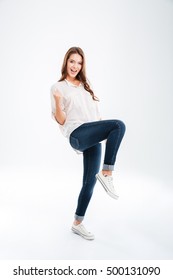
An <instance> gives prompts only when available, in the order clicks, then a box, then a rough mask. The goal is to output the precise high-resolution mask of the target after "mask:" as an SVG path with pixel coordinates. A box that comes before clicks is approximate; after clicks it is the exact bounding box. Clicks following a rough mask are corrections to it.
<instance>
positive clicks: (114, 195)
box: [96, 174, 119, 199]
mask: <svg viewBox="0 0 173 280" xmlns="http://www.w3.org/2000/svg"><path fill="white" fill-rule="evenodd" d="M96 178H97V179H98V180H99V182H100V183H101V184H102V186H103V188H104V190H105V191H106V192H107V194H108V195H109V196H111V197H112V198H114V199H118V198H119V196H118V195H116V194H114V193H111V192H110V191H109V189H108V188H107V186H106V184H105V183H104V181H103V180H102V178H101V177H100V176H99V175H98V174H96Z"/></svg>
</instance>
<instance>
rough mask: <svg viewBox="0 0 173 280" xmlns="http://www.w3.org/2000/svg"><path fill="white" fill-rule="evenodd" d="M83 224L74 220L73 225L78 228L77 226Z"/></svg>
mask: <svg viewBox="0 0 173 280" xmlns="http://www.w3.org/2000/svg"><path fill="white" fill-rule="evenodd" d="M81 222H82V221H79V220H74V222H73V224H74V225H75V226H77V225H79V224H81Z"/></svg>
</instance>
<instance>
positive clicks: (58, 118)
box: [54, 94, 66, 125]
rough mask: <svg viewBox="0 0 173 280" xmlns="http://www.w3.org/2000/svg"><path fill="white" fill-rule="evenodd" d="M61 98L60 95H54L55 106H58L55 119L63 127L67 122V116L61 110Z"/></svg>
mask: <svg viewBox="0 0 173 280" xmlns="http://www.w3.org/2000/svg"><path fill="white" fill-rule="evenodd" d="M61 98H62V97H61V96H60V95H58V94H56V95H54V99H55V104H56V110H55V113H54V117H55V119H56V121H57V122H58V123H59V124H61V125H63V124H64V123H65V121H66V115H65V113H64V112H63V110H62V108H61Z"/></svg>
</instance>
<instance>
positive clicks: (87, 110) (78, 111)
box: [51, 80, 100, 138]
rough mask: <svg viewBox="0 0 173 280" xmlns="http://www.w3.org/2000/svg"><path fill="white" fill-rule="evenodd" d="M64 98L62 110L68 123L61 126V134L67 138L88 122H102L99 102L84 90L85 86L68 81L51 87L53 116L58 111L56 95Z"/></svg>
mask: <svg viewBox="0 0 173 280" xmlns="http://www.w3.org/2000/svg"><path fill="white" fill-rule="evenodd" d="M56 94H60V95H61V96H62V103H61V109H62V110H63V111H64V112H65V115H66V121H65V123H64V124H63V125H60V124H59V126H60V129H61V132H62V133H63V135H64V136H65V137H67V138H69V136H70V134H71V133H72V131H73V130H75V129H76V128H77V127H79V126H80V125H82V124H83V123H86V122H92V121H98V120H100V113H99V109H98V101H95V100H93V99H92V96H91V94H90V93H89V92H88V91H86V90H85V89H84V86H83V84H82V83H81V84H80V85H79V86H76V85H74V84H72V83H70V82H69V81H67V80H64V81H61V82H57V83H55V84H54V85H53V86H52V87H51V106H52V116H53V118H54V119H55V117H54V114H55V111H56V103H55V99H54V95H56Z"/></svg>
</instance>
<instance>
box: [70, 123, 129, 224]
mask: <svg viewBox="0 0 173 280" xmlns="http://www.w3.org/2000/svg"><path fill="white" fill-rule="evenodd" d="M124 133H125V124H124V123H123V122H122V121H120V120H101V121H94V122H87V123H84V124H82V125H81V126H79V127H78V128H76V129H75V130H74V131H73V132H72V133H71V134H70V138H69V141H70V144H71V146H72V147H73V148H74V149H76V150H78V151H81V152H83V183H82V188H81V191H80V194H79V197H78V203H77V209H76V212H75V219H76V220H79V221H82V220H83V219H84V216H85V212H86V210H87V207H88V204H89V202H90V199H91V197H92V194H93V190H94V186H95V184H96V177H95V175H96V174H97V173H98V172H99V169H100V162H101V143H100V142H102V141H103V140H106V146H105V155H104V162H103V168H102V170H111V171H112V170H114V165H115V161H116V156H117V152H118V149H119V147H120V144H121V141H122V139H123V136H124Z"/></svg>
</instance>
